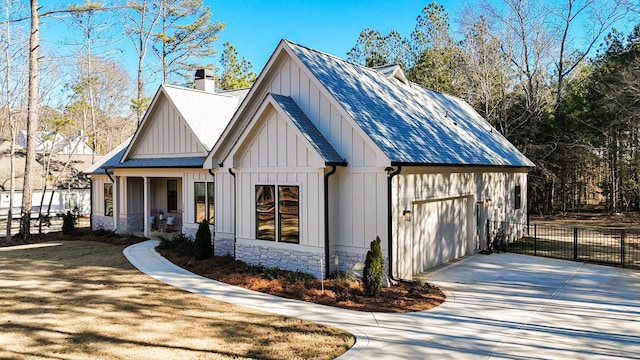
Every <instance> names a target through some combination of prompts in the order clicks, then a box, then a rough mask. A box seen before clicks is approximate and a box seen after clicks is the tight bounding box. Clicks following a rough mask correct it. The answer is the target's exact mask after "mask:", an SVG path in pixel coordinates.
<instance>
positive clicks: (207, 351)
mask: <svg viewBox="0 0 640 360" xmlns="http://www.w3.org/2000/svg"><path fill="white" fill-rule="evenodd" d="M124 247H125V245H114V244H106V243H99V242H87V241H60V242H49V243H40V244H28V245H20V246H11V247H1V248H0V333H1V334H2V336H0V358H7V359H9V358H10V359H33V358H57V359H130V358H135V359H159V358H162V359H191V358H198V359H207V358H212V359H231V358H233V359H237V358H241V359H242V358H260V359H332V358H335V357H337V356H339V355H340V354H342V353H344V352H345V351H346V350H347V349H348V348H349V347H350V346H351V345H353V343H354V339H353V336H351V335H350V334H348V333H346V332H344V331H341V330H338V329H335V328H331V327H327V326H324V325H318V324H315V323H311V322H307V321H302V320H299V319H293V318H287V317H284V316H279V315H273V314H269V313H266V312H261V311H257V310H252V309H247V308H243V307H239V306H235V305H233V304H227V303H222V302H218V301H214V300H211V299H209V298H206V297H203V296H199V295H195V294H191V293H188V292H185V291H182V290H179V289H176V288H174V287H171V286H168V285H165V284H162V283H160V282H158V281H155V280H153V279H152V278H150V277H148V276H146V275H144V274H141V273H140V272H139V271H137V270H136V269H134V268H133V267H132V266H131V264H129V262H128V261H127V260H126V259H125V258H124V256H123V255H122V250H123V248H124Z"/></svg>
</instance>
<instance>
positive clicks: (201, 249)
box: [193, 220, 213, 260]
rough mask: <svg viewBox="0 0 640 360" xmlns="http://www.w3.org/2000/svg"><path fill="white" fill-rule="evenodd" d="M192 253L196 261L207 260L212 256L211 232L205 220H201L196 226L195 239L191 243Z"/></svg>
mask: <svg viewBox="0 0 640 360" xmlns="http://www.w3.org/2000/svg"><path fill="white" fill-rule="evenodd" d="M193 252H194V253H195V255H196V259H198V260H203V259H207V258H209V257H211V255H212V254H213V245H212V244H211V230H209V223H208V222H207V221H206V220H203V221H202V222H201V223H200V225H199V226H198V231H197V232H196V239H195V241H194V243H193Z"/></svg>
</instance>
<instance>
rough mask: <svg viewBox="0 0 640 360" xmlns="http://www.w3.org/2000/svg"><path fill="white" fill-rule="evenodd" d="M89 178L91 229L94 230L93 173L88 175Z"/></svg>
mask: <svg viewBox="0 0 640 360" xmlns="http://www.w3.org/2000/svg"><path fill="white" fill-rule="evenodd" d="M87 179H89V230H90V231H93V179H92V178H91V175H89V176H87ZM103 196H104V195H103Z"/></svg>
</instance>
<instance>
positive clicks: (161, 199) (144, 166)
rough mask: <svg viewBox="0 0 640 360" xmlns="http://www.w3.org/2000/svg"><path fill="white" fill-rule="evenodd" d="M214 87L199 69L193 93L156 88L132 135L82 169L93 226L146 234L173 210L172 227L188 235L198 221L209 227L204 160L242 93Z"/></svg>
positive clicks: (209, 197)
mask: <svg viewBox="0 0 640 360" xmlns="http://www.w3.org/2000/svg"><path fill="white" fill-rule="evenodd" d="M213 85H214V80H213V75H212V74H211V73H208V72H207V73H205V72H201V71H198V73H197V74H196V89H187V88H183V87H178V86H171V85H161V86H160V87H159V89H158V91H157V92H156V94H155V96H154V98H153V100H152V102H151V105H150V106H149V109H148V110H147V112H146V114H145V116H144V118H143V119H142V121H141V123H140V126H139V127H138V129H137V130H136V132H135V134H134V135H133V137H132V138H130V139H128V140H126V141H125V142H123V143H122V144H121V145H120V146H119V147H118V148H116V149H114V150H113V151H112V152H110V153H109V154H107V155H106V156H104V158H103V159H104V160H102V161H100V162H98V163H96V164H94V165H93V166H92V167H90V168H89V169H87V170H85V172H86V173H88V174H89V176H90V177H91V180H92V189H93V190H92V191H93V192H92V194H93V195H92V196H93V199H94V201H93V209H92V214H91V221H92V226H93V228H104V229H114V230H116V231H117V232H121V231H141V230H143V231H144V234H145V236H147V237H148V236H150V232H151V230H152V228H153V227H157V226H162V225H166V220H167V217H169V216H171V213H173V216H172V217H174V227H175V228H177V229H178V230H180V231H183V232H184V233H186V234H189V235H195V232H196V231H197V227H198V223H199V222H201V221H202V220H205V219H207V220H209V221H210V222H211V223H212V224H213V216H214V214H213V205H214V204H213V197H214V194H213V189H214V188H213V177H212V175H211V174H210V173H209V172H208V171H207V170H206V169H203V167H202V163H203V161H204V159H205V157H206V156H207V154H208V152H209V150H211V147H212V146H213V143H214V142H215V140H216V139H217V138H218V135H219V134H220V133H222V131H223V129H224V127H225V126H226V125H227V123H228V122H229V119H230V118H231V116H232V115H233V113H234V111H235V110H236V108H237V107H238V105H239V104H240V102H241V101H242V99H243V98H244V95H246V93H247V90H238V91H224V92H215V88H214V86H213ZM194 197H196V198H197V199H195V200H194ZM160 214H163V215H162V217H163V218H162V220H163V222H160V220H161V219H160V218H161V215H160ZM152 217H153V221H152Z"/></svg>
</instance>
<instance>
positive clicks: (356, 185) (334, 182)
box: [239, 56, 389, 258]
mask: <svg viewBox="0 0 640 360" xmlns="http://www.w3.org/2000/svg"><path fill="white" fill-rule="evenodd" d="M267 80H268V84H267V85H265V86H264V87H263V89H262V90H261V91H262V94H258V95H256V96H254V97H253V99H263V98H264V96H266V93H267V92H273V93H277V94H280V95H285V96H290V97H291V98H292V99H293V100H294V101H295V102H296V104H297V105H298V106H299V107H300V109H301V110H302V111H303V112H304V113H305V114H306V115H307V117H308V118H309V119H310V120H311V122H312V123H313V124H314V125H315V126H316V128H317V129H318V130H319V131H320V132H321V133H322V134H323V136H324V137H325V138H326V139H327V140H328V141H329V143H330V144H331V145H332V146H333V147H334V149H336V151H337V152H338V154H340V156H341V157H342V158H344V160H345V161H346V162H347V163H348V166H347V167H346V168H342V167H338V171H337V173H336V174H334V175H332V176H331V177H330V185H329V188H330V200H329V203H330V209H329V216H330V224H331V230H330V232H331V233H330V240H331V246H332V249H331V250H332V253H333V252H336V251H338V252H340V253H349V254H356V257H358V258H364V256H365V255H366V251H367V249H368V248H369V244H370V242H371V241H372V240H374V239H375V237H376V236H380V237H381V238H383V239H386V234H387V225H386V223H387V221H386V213H387V207H386V201H387V200H386V173H385V172H384V168H385V167H386V164H388V161H389V160H388V158H387V157H386V156H385V155H384V154H383V153H382V152H381V151H380V150H379V149H378V147H377V146H375V144H373V142H372V141H371V139H370V138H368V137H367V136H366V135H365V134H364V132H363V131H362V129H361V128H360V127H358V126H357V125H356V124H355V122H354V121H353V119H351V118H350V116H349V115H348V113H346V112H345V111H344V109H342V108H341V107H340V105H339V104H338V103H337V102H336V101H335V100H334V99H333V98H332V97H331V96H330V95H329V94H328V93H327V92H326V90H325V89H324V88H323V87H321V85H320V84H319V83H318V82H317V80H315V78H313V77H312V76H310V74H308V73H307V70H306V68H304V67H301V66H300V65H299V64H298V63H297V61H295V60H293V59H291V58H290V57H288V56H283V57H282V58H281V59H279V62H277V63H276V65H275V67H274V71H272V72H271V77H270V78H268V79H267ZM273 142H274V143H277V144H278V146H279V148H278V151H279V152H282V151H284V150H285V147H286V151H287V157H288V158H287V164H290V165H296V164H297V166H298V167H300V166H304V165H303V162H301V161H300V160H301V156H303V155H301V154H304V153H299V152H297V150H296V152H295V153H293V149H294V147H292V146H290V145H286V144H287V142H285V141H281V140H280V139H278V141H273ZM260 146H263V147H262V148H260ZM267 150H268V149H267V148H266V147H265V145H260V144H258V145H257V146H256V147H254V148H253V149H252V151H253V157H251V161H253V163H252V164H251V165H255V164H256V163H261V164H263V163H265V161H267V159H260V158H259V156H263V157H264V156H266V151H267ZM294 158H295V159H296V160H298V162H297V163H294V162H293V160H294ZM282 159H283V158H279V159H278V160H271V161H275V163H273V165H277V166H281V165H282V162H281V161H282ZM278 161H280V162H278ZM246 165H250V164H246ZM296 171H300V169H298V170H296ZM320 175H323V174H322V173H321V174H320ZM317 182H318V186H319V187H320V188H319V189H320V190H321V187H322V186H323V178H322V176H319V177H318V179H317ZM301 190H302V189H301ZM305 190H308V189H305ZM310 191H313V190H310ZM318 196H319V198H318V201H320V204H322V197H321V196H322V191H319V192H318ZM301 209H306V210H307V211H311V209H313V206H306V205H305V204H302V203H301ZM245 215H247V214H246V213H239V216H245ZM320 215H322V214H320ZM314 218H315V217H314ZM301 220H303V219H301ZM252 225H253V224H252ZM307 225H308V224H307V223H306V222H304V221H301V226H307ZM314 226H315V225H314ZM318 226H320V227H321V226H322V223H319V224H318ZM319 231H320V232H322V231H323V229H322V228H320V229H319ZM320 239H321V238H320ZM383 243H384V244H383V251H386V250H385V249H386V242H383Z"/></svg>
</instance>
